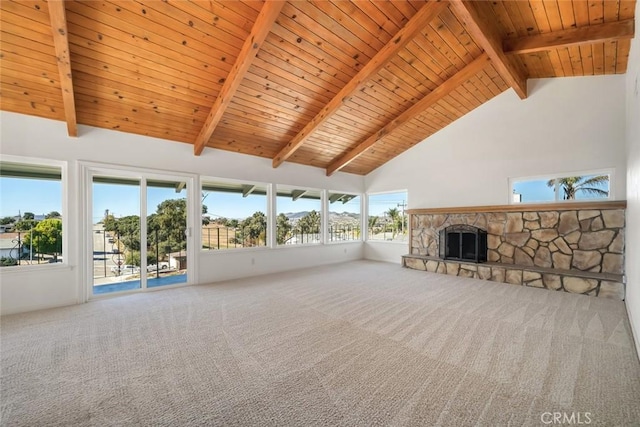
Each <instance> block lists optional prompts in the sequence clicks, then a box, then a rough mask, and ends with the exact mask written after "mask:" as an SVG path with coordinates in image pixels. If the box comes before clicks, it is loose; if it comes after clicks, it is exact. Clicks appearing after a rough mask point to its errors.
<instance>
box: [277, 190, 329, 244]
mask: <svg viewBox="0 0 640 427" xmlns="http://www.w3.org/2000/svg"><path fill="white" fill-rule="evenodd" d="M321 194H322V193H321V192H320V190H310V189H305V188H287V187H278V192H277V197H276V207H277V212H278V215H277V217H276V242H277V244H278V245H302V244H310V243H321V242H322V233H321V229H322V226H321V224H322V214H321V213H322V196H321Z"/></svg>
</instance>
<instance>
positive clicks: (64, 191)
mask: <svg viewBox="0 0 640 427" xmlns="http://www.w3.org/2000/svg"><path fill="white" fill-rule="evenodd" d="M1 160H2V161H4V162H8V163H19V164H25V165H32V166H44V167H57V168H60V210H61V212H60V215H61V217H62V253H61V255H60V256H61V258H62V260H61V262H56V263H47V264H29V265H20V266H17V267H18V268H9V267H7V268H5V267H2V268H0V272H1V273H2V274H16V273H17V274H20V273H24V272H30V271H31V272H33V271H38V270H48V269H71V265H72V264H73V263H72V262H71V260H70V255H71V254H70V253H69V223H70V221H69V215H70V212H71V209H70V207H69V197H68V194H69V193H68V191H69V190H68V176H69V175H68V167H69V166H68V162H67V161H64V160H53V159H43V158H38V157H27V156H14V155H9V154H3V155H2V158H1Z"/></svg>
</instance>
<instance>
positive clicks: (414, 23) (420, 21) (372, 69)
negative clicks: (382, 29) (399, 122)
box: [273, 1, 447, 168]
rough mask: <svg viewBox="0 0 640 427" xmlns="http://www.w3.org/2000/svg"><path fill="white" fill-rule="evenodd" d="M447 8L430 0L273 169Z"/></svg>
mask: <svg viewBox="0 0 640 427" xmlns="http://www.w3.org/2000/svg"><path fill="white" fill-rule="evenodd" d="M446 7H447V3H446V2H440V1H432V2H429V3H427V4H425V5H424V6H422V8H421V9H420V10H419V11H418V13H416V14H415V15H414V16H413V17H412V18H411V20H409V22H407V24H406V25H405V26H404V27H402V29H401V30H400V31H398V32H397V33H396V35H395V36H394V37H393V38H392V39H391V40H390V41H389V42H388V43H387V44H386V45H385V46H384V47H383V48H382V49H380V50H379V51H378V53H376V54H375V56H374V57H373V58H371V60H370V61H369V62H368V63H367V64H366V65H365V66H364V67H362V69H361V70H360V71H359V72H358V74H356V75H355V76H354V77H353V78H352V79H351V80H350V81H349V82H348V83H347V84H346V85H345V86H344V87H343V88H342V89H341V90H340V92H338V93H337V94H336V96H334V97H333V99H332V100H331V101H329V103H328V104H327V105H325V106H324V107H323V108H322V110H320V112H319V113H318V114H317V115H316V116H315V117H314V118H313V119H312V120H311V121H310V122H309V123H307V124H306V126H305V127H304V128H303V129H302V130H301V131H300V132H299V133H298V134H297V135H296V136H294V137H293V138H292V139H291V141H289V142H288V143H287V144H286V145H285V146H284V147H282V149H281V150H280V151H279V152H278V154H276V156H275V157H274V158H273V167H274V168H277V167H278V166H280V165H281V164H282V163H283V162H284V161H286V160H287V159H288V158H289V157H291V155H292V154H293V153H294V152H295V151H296V150H297V149H298V148H300V147H301V146H302V144H304V142H305V141H306V140H307V138H309V136H311V134H313V132H314V131H315V130H316V129H317V128H318V127H319V126H321V125H322V123H324V122H325V121H326V120H327V119H328V118H329V117H330V116H331V115H332V114H333V113H335V112H336V111H337V110H338V109H339V108H340V107H342V105H344V103H345V101H347V100H348V99H349V97H350V96H351V95H352V94H353V93H354V92H355V91H357V90H358V89H360V88H361V87H362V85H363V84H364V83H366V82H367V81H368V80H369V79H371V77H372V76H374V75H375V74H376V73H377V72H378V71H380V70H381V69H382V68H384V66H385V65H386V64H387V63H388V62H389V61H390V60H391V59H392V58H393V57H394V56H395V55H396V54H397V53H398V51H400V50H401V49H402V48H404V47H405V46H406V45H407V43H409V42H410V41H411V40H413V39H414V38H415V37H416V36H417V35H418V34H419V33H420V32H421V31H422V30H423V29H424V28H425V27H426V26H427V24H428V23H429V22H430V21H432V20H433V19H434V18H435V17H436V16H438V15H439V14H440V12H442V11H443V10H444V9H445V8H446Z"/></svg>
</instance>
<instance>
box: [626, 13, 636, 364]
mask: <svg viewBox="0 0 640 427" xmlns="http://www.w3.org/2000/svg"><path fill="white" fill-rule="evenodd" d="M638 22H640V2H638V3H636V24H637V23H638ZM637 26H638V25H636V27H637ZM626 77H627V129H626V130H627V161H628V163H627V229H626V233H627V236H626V237H627V242H626V253H625V256H626V257H625V261H626V266H625V268H626V275H627V295H626V304H627V312H628V313H629V321H630V322H631V328H632V329H633V332H634V337H635V340H636V348H637V350H638V353H640V39H639V38H638V36H637V35H636V38H635V39H634V40H633V41H632V43H631V53H630V55H629V65H628V68H627V75H626Z"/></svg>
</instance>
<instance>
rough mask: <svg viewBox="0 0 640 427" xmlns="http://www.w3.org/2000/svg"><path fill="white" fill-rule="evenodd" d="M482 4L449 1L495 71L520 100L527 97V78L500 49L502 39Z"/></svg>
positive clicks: (458, 0)
mask: <svg viewBox="0 0 640 427" xmlns="http://www.w3.org/2000/svg"><path fill="white" fill-rule="evenodd" d="M483 3H484V2H477V1H463V0H451V9H452V10H453V13H454V14H455V15H456V16H457V17H458V19H459V20H460V21H461V22H462V24H463V25H464V27H465V28H466V30H467V32H468V33H469V34H471V37H473V39H474V40H475V41H476V43H478V44H479V45H480V47H482V49H484V51H485V52H487V54H488V55H489V58H491V61H492V62H493V65H494V67H495V68H496V71H497V72H498V73H499V74H500V76H501V77H502V78H503V79H504V81H505V82H506V83H507V84H508V85H509V86H511V87H512V88H513V90H515V92H516V93H517V94H518V96H519V97H520V98H521V99H525V98H526V97H527V78H526V75H525V73H524V71H523V70H521V69H520V67H519V66H518V65H516V64H515V63H514V62H513V61H512V60H511V58H509V57H508V56H507V55H506V54H505V53H504V50H503V49H502V39H501V37H500V35H499V34H498V32H497V30H496V28H495V24H494V23H493V22H492V21H493V19H492V17H491V16H489V14H488V13H487V10H486V9H485V7H484V6H485V5H484V4H483Z"/></svg>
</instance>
